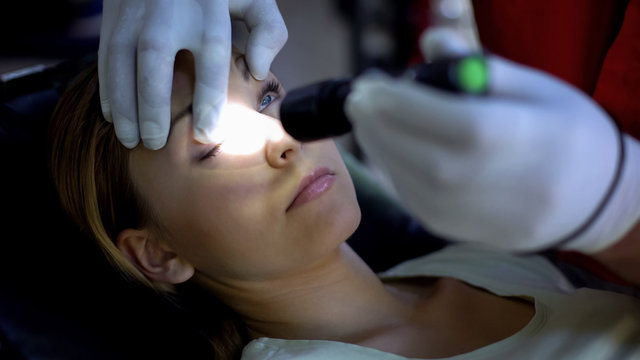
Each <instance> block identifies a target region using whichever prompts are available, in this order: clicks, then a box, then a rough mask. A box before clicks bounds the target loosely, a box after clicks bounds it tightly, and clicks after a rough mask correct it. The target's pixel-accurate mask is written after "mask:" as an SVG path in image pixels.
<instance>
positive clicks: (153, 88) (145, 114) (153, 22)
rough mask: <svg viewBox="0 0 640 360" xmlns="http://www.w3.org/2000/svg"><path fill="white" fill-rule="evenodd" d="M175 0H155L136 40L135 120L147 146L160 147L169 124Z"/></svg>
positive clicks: (164, 141)
mask: <svg viewBox="0 0 640 360" xmlns="http://www.w3.org/2000/svg"><path fill="white" fill-rule="evenodd" d="M174 1H175V0H156V2H155V4H154V6H153V7H150V8H149V9H148V11H149V14H148V16H147V18H146V22H145V24H144V27H143V31H142V33H141V34H140V40H139V43H138V63H137V64H138V67H137V71H138V72H137V80H138V93H137V95H138V120H139V129H140V138H141V139H142V142H143V143H144V146H145V147H147V148H148V149H152V150H157V149H160V148H162V147H163V146H164V145H165V144H166V142H167V137H168V135H169V128H170V125H171V86H172V82H173V63H174V60H175V54H176V49H175V48H174V46H172V45H171V40H170V39H171V32H172V29H173V28H174V27H176V25H177V24H175V20H174V18H173V12H174V5H175V3H174Z"/></svg>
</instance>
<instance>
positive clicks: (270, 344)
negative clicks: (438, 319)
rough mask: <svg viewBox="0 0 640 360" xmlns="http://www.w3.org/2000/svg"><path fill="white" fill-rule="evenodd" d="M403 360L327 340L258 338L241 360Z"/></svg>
mask: <svg viewBox="0 0 640 360" xmlns="http://www.w3.org/2000/svg"><path fill="white" fill-rule="evenodd" d="M258 359H260V360H289V359H296V360H334V359H350V360H365V359H366V360H403V359H406V358H404V357H402V356H398V355H394V354H390V353H386V352H383V351H379V350H376V349H372V348H368V347H362V346H359V345H354V344H349V343H342V342H337V341H326V340H283V339H272V338H260V339H256V340H253V341H252V342H250V343H249V344H248V345H247V346H246V347H245V348H244V350H243V352H242V360H258Z"/></svg>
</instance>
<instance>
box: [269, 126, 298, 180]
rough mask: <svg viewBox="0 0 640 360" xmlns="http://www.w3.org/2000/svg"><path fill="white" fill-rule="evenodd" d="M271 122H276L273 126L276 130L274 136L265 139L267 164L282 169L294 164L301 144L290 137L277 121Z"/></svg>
mask: <svg viewBox="0 0 640 360" xmlns="http://www.w3.org/2000/svg"><path fill="white" fill-rule="evenodd" d="M273 121H275V122H277V124H275V126H277V127H278V130H277V131H275V132H274V136H270V137H269V139H267V144H266V152H267V162H268V163H269V165H271V166H273V167H275V168H282V167H285V166H287V165H288V164H290V163H292V162H295V160H296V159H297V157H298V156H299V155H300V151H301V150H302V143H300V142H298V141H297V140H296V139H294V138H293V137H291V136H290V135H289V134H288V133H287V132H286V131H285V130H284V128H283V127H282V123H280V121H279V120H277V119H273Z"/></svg>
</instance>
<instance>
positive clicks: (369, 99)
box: [345, 75, 475, 143]
mask: <svg viewBox="0 0 640 360" xmlns="http://www.w3.org/2000/svg"><path fill="white" fill-rule="evenodd" d="M471 101H472V99H468V98H466V97H465V98H457V97H456V96H455V95H451V94H448V93H445V92H443V91H439V90H435V89H432V88H429V87H427V86H424V85H421V84H415V83H410V82H405V81H398V80H393V79H391V78H389V77H386V76H380V75H376V76H365V77H361V78H359V79H358V80H356V81H355V83H354V84H353V88H352V91H351V93H350V94H349V96H348V97H347V101H346V103H345V110H346V111H347V114H348V115H349V117H350V119H351V120H352V121H353V122H354V126H358V122H359V121H362V122H365V121H368V122H372V123H375V126H380V125H379V123H386V122H389V123H393V124H394V126H398V127H399V128H400V129H402V131H404V132H406V133H419V134H421V136H425V137H430V138H434V139H440V140H441V141H444V142H450V143H458V142H459V141H461V139H466V138H468V134H469V133H470V129H471V128H472V123H473V119H472V117H473V116H474V115H475V112H474V111H475V109H472V104H471ZM361 114H371V117H370V116H362V115H361ZM370 126H373V125H370Z"/></svg>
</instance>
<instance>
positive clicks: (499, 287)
mask: <svg viewBox="0 0 640 360" xmlns="http://www.w3.org/2000/svg"><path fill="white" fill-rule="evenodd" d="M380 276H381V277H382V278H398V277H416V276H441V277H444V276H446V277H452V278H456V279H459V280H462V281H465V282H467V283H470V284H472V285H475V286H479V287H483V288H486V289H488V290H490V291H492V292H494V293H496V294H498V295H503V296H509V295H521V294H523V293H526V292H528V291H551V292H560V293H571V292H573V291H574V290H575V288H574V286H573V285H572V284H571V282H570V281H569V280H568V279H567V278H566V277H565V276H564V274H563V273H562V272H561V271H560V270H559V269H558V268H557V267H555V265H553V264H552V263H551V262H550V261H549V260H547V259H546V258H544V257H542V256H540V255H537V254H519V255H516V254H509V253H506V252H504V251H500V250H497V249H494V248H490V247H486V246H481V245H475V244H455V245H450V246H448V247H446V248H444V249H442V250H440V251H437V252H435V253H432V254H429V255H427V256H423V257H419V258H416V259H413V260H409V261H406V262H404V263H401V264H399V265H398V266H395V267H393V268H392V269H390V270H388V271H386V272H384V273H381V274H380Z"/></svg>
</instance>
